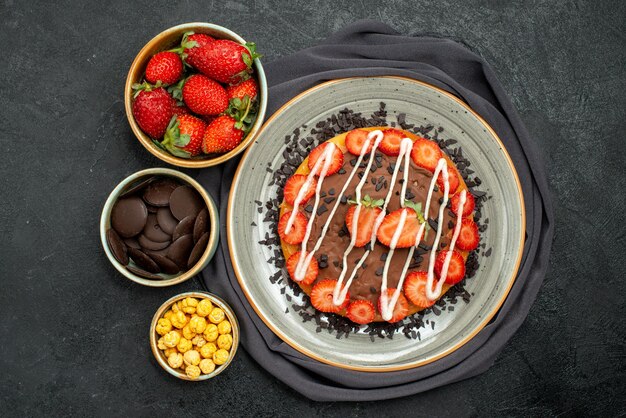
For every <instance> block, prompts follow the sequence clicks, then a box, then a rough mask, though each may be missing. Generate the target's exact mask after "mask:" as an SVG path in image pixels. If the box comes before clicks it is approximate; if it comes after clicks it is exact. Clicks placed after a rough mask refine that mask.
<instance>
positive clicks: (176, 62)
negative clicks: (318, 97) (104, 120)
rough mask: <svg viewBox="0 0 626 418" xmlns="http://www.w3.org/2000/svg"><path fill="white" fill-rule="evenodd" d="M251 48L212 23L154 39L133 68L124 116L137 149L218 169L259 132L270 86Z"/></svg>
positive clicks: (182, 27) (177, 28)
mask: <svg viewBox="0 0 626 418" xmlns="http://www.w3.org/2000/svg"><path fill="white" fill-rule="evenodd" d="M259 57H260V55H259V54H257V52H256V46H255V44H254V43H251V42H246V41H245V40H244V39H243V38H242V37H241V36H239V35H237V34H236V33H234V32H232V31H230V30H228V29H226V28H223V27H221V26H217V25H213V24H210V23H186V24H183V25H178V26H175V27H173V28H170V29H167V30H166V31H164V32H161V33H160V34H158V35H157V36H155V37H154V38H153V39H152V40H150V42H148V43H147V44H146V45H145V46H144V47H143V49H142V50H141V51H140V52H139V54H138V55H137V57H136V58H135V60H134V61H133V63H132V65H131V68H130V71H129V73H128V77H127V80H126V87H125V91H124V100H125V105H126V115H127V117H128V121H129V123H130V126H131V129H132V131H133V133H134V134H135V136H136V137H137V138H138V139H139V141H140V142H141V144H142V145H143V146H144V147H145V148H146V149H147V150H148V151H150V153H152V154H153V155H154V156H156V157H157V158H160V159H161V160H163V161H165V162H167V163H170V164H172V165H176V166H180V167H191V168H201V167H210V166H213V165H217V164H220V163H222V162H224V161H226V160H228V159H230V158H232V157H234V156H235V155H237V154H239V153H240V152H242V151H243V150H244V149H245V148H246V147H247V146H248V145H249V144H250V143H251V142H252V141H253V140H254V138H255V136H256V134H257V132H258V131H259V129H260V127H261V124H262V123H263V119H264V117H265V110H266V106H267V82H266V79H265V73H264V72H263V67H262V65H261V62H260V61H259Z"/></svg>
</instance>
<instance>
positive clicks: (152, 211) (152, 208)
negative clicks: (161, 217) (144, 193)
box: [146, 205, 159, 213]
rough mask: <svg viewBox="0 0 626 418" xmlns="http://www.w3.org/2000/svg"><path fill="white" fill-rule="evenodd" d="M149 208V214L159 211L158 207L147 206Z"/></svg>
mask: <svg viewBox="0 0 626 418" xmlns="http://www.w3.org/2000/svg"><path fill="white" fill-rule="evenodd" d="M146 207H147V208H148V213H157V211H158V210H159V208H158V206H152V205H146Z"/></svg>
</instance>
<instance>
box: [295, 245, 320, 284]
mask: <svg viewBox="0 0 626 418" xmlns="http://www.w3.org/2000/svg"><path fill="white" fill-rule="evenodd" d="M306 255H308V254H305V257H306ZM299 259H300V251H298V252H297V253H295V254H292V255H291V256H290V257H289V259H288V260H287V271H288V272H289V276H290V277H291V278H292V279H293V281H294V282H298V281H297V280H296V266H297V265H298V260H299ZM318 272H319V268H318V266H317V260H316V259H315V257H313V258H311V262H310V263H309V265H308V266H307V268H306V273H305V274H304V279H302V280H301V281H299V282H298V283H300V284H312V283H313V282H314V281H315V279H316V278H317V273H318Z"/></svg>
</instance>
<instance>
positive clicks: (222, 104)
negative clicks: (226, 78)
mask: <svg viewBox="0 0 626 418" xmlns="http://www.w3.org/2000/svg"><path fill="white" fill-rule="evenodd" d="M183 100H184V102H185V104H186V105H187V107H188V108H189V109H190V110H191V111H192V112H194V113H197V114H199V115H218V114H220V113H222V112H223V111H225V110H226V109H228V95H227V94H226V89H224V87H222V85H221V84H220V83H218V82H216V81H213V80H211V79H210V78H208V77H205V76H203V75H202V74H194V75H192V76H191V77H189V78H188V79H187V81H186V82H185V85H184V86H183Z"/></svg>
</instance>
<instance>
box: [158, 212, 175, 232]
mask: <svg viewBox="0 0 626 418" xmlns="http://www.w3.org/2000/svg"><path fill="white" fill-rule="evenodd" d="M157 223H158V224H159V226H160V227H161V229H162V230H163V231H165V232H167V233H168V234H173V233H174V228H176V225H178V219H176V218H174V215H172V212H171V211H170V208H168V207H165V208H159V210H158V211H157Z"/></svg>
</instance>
